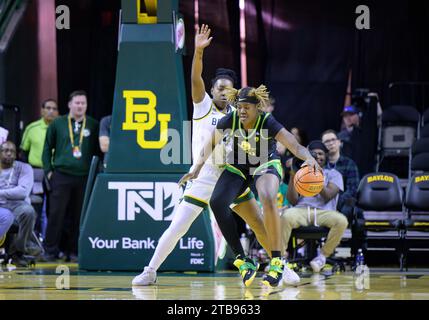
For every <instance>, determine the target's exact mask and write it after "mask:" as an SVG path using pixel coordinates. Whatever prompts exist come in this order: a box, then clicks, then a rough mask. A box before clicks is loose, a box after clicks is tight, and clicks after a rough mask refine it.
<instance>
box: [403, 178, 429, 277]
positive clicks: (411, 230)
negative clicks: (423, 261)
mask: <svg viewBox="0 0 429 320" xmlns="http://www.w3.org/2000/svg"><path fill="white" fill-rule="evenodd" d="M405 209H406V213H407V215H406V219H405V222H404V225H405V233H404V234H405V240H406V246H407V247H406V249H407V250H406V253H408V252H409V250H410V248H412V249H415V250H419V249H424V250H427V249H429V244H428V242H429V173H423V174H415V175H413V177H412V178H411V179H410V180H409V182H408V186H407V195H406V197H405ZM409 243H411V244H412V245H411V246H410V245H409ZM420 245H422V246H420ZM405 268H406V270H408V268H407V256H405Z"/></svg>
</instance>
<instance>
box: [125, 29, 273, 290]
mask: <svg viewBox="0 0 429 320" xmlns="http://www.w3.org/2000/svg"><path fill="white" fill-rule="evenodd" d="M209 36H210V29H209V28H208V26H206V25H202V27H201V28H200V29H198V30H197V32H196V35H195V52H194V57H193V61H192V74H191V80H192V81H191V82H192V83H191V84H192V100H193V105H194V111H193V117H192V120H193V121H192V124H193V134H192V155H193V158H194V159H196V158H197V154H196V153H197V152H199V151H200V150H201V148H202V146H203V145H204V141H205V140H204V139H205V138H207V137H210V136H211V134H212V132H213V131H214V130H215V128H216V124H217V121H218V120H219V119H221V118H222V117H223V116H225V114H227V113H228V112H230V111H231V109H232V108H231V107H230V106H229V105H228V102H227V100H226V97H225V93H224V90H225V88H226V87H227V86H230V87H233V86H234V84H235V82H236V79H235V78H236V76H235V73H234V72H233V71H232V70H228V69H218V70H217V71H216V76H215V78H214V79H213V80H212V88H211V94H212V96H213V99H212V98H210V96H209V95H208V94H207V92H206V90H205V86H204V81H203V79H202V77H201V75H202V69H203V52H204V49H205V48H206V47H207V46H209V45H210V43H211V41H212V38H211V37H209ZM217 152H221V150H219V151H217ZM217 152H216V151H215V152H214V154H215V157H218V156H219V154H218V153H217ZM216 154H217V155H216ZM216 159H219V158H216ZM222 171H223V169H221V168H220V167H219V166H218V165H217V162H216V163H214V162H213V157H212V160H211V161H210V160H209V161H208V162H207V163H206V164H205V165H204V167H203V168H202V169H201V173H200V174H199V177H198V179H195V180H193V181H191V182H188V184H187V185H186V189H185V192H184V195H183V201H182V202H181V203H180V204H179V206H178V208H177V209H176V212H175V214H174V217H173V220H172V222H171V224H170V226H169V227H168V228H167V230H166V231H165V232H164V233H163V235H162V236H161V238H160V239H159V243H158V246H157V247H156V250H155V253H154V255H153V257H152V259H151V261H150V262H149V265H148V266H146V267H145V268H144V271H143V272H142V273H141V274H140V275H138V276H136V277H135V278H134V279H133V281H132V285H140V286H147V285H151V284H154V283H155V282H156V271H157V270H158V268H159V267H160V266H161V264H162V263H163V262H164V261H165V259H166V258H167V257H168V255H169V254H170V253H171V252H172V251H173V249H174V247H175V246H176V244H177V242H178V241H179V239H180V238H181V237H183V236H184V235H185V233H186V232H187V231H188V230H189V228H190V226H191V224H192V223H193V222H194V220H195V219H196V218H197V217H198V215H199V214H200V213H201V212H202V211H203V210H204V208H206V207H207V206H208V203H209V201H210V197H211V194H212V192H213V189H214V187H215V185H216V182H217V180H218V178H219V176H220V174H221V173H222ZM233 210H234V211H235V212H236V213H237V214H238V215H239V216H240V217H241V218H243V220H244V221H245V222H246V223H247V224H248V225H249V227H250V228H251V229H252V230H253V232H254V233H255V235H256V238H257V240H258V241H259V243H260V244H261V245H262V246H263V247H264V248H265V250H267V252H270V251H269V250H270V248H269V247H268V241H267V235H266V231H265V227H264V224H263V220H262V217H261V216H260V215H259V207H258V205H257V203H256V201H255V199H254V198H253V194H252V192H251V191H250V189H248V190H246V191H245V192H244V193H243V194H242V195H240V196H239V198H237V199H236V201H235V206H234V209H233ZM226 240H227V242H228V244H230V242H229V241H228V239H226ZM234 240H236V239H234ZM237 240H238V242H239V239H237ZM234 242H235V241H234ZM230 245H231V244H230ZM240 246H241V245H240ZM231 247H232V248H233V246H231ZM233 251H234V249H233ZM234 265H235V266H236V267H237V268H239V270H240V274H241V276H242V277H243V282H244V284H245V285H246V286H248V285H250V284H251V282H252V281H253V279H254V277H255V276H256V272H257V269H258V265H257V264H255V263H254V262H253V261H252V260H251V259H248V258H247V257H240V258H239V259H237V260H236V261H235V262H234Z"/></svg>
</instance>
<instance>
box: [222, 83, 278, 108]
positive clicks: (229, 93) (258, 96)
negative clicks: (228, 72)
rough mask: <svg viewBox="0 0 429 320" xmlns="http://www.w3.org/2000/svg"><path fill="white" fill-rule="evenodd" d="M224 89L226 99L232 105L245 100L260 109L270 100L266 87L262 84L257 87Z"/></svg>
mask: <svg viewBox="0 0 429 320" xmlns="http://www.w3.org/2000/svg"><path fill="white" fill-rule="evenodd" d="M225 91H226V93H225V96H226V99H227V100H228V102H230V103H231V104H233V105H236V104H237V103H238V102H247V103H253V104H256V105H257V107H258V109H262V108H265V106H266V105H267V104H268V103H269V101H270V98H269V92H268V91H267V87H266V86H265V85H263V84H261V85H260V86H259V87H257V88H253V87H245V88H241V89H240V90H237V89H234V88H231V87H227V88H225Z"/></svg>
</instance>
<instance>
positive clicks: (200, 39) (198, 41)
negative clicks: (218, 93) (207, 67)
mask: <svg viewBox="0 0 429 320" xmlns="http://www.w3.org/2000/svg"><path fill="white" fill-rule="evenodd" d="M210 32H211V30H210V29H209V27H208V26H207V25H205V24H203V25H202V26H201V28H198V30H197V31H196V33H195V51H194V57H193V59H192V71H191V85H192V101H193V102H194V103H199V102H201V101H202V100H203V99H204V95H205V92H206V88H205V86H204V80H203V78H202V76H201V75H202V73H203V53H204V49H205V48H206V47H208V46H209V45H210V42H211V41H212V39H213V37H209V36H210Z"/></svg>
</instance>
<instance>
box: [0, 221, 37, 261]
mask: <svg viewBox="0 0 429 320" xmlns="http://www.w3.org/2000/svg"><path fill="white" fill-rule="evenodd" d="M18 231H19V225H18V222H17V221H16V220H15V221H14V222H13V224H12V225H11V226H10V228H9V230H8V231H7V234H6V241H5V243H4V250H5V252H4V254H1V255H0V260H2V265H4V266H6V265H7V264H8V263H9V261H11V260H13V257H12V256H11V255H10V254H9V247H10V245H11V242H12V241H13V238H14V236H15V235H16V234H17V233H18ZM12 263H14V264H16V266H17V267H28V266H30V267H34V265H35V264H36V262H35V258H34V257H32V256H25V257H24V259H22V260H21V261H20V264H17V263H16V262H13V261H12ZM21 263H22V264H21Z"/></svg>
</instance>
